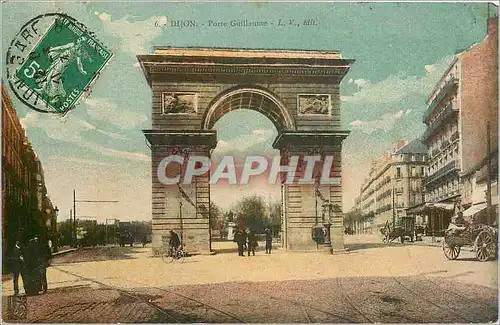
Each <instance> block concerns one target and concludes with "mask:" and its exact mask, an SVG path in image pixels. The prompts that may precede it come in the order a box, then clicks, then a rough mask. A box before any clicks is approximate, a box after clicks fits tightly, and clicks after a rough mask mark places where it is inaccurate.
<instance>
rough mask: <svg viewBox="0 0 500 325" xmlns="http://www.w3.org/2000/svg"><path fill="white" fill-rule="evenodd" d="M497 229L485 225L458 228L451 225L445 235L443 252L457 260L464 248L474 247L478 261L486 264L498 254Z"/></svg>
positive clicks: (449, 257)
mask: <svg viewBox="0 0 500 325" xmlns="http://www.w3.org/2000/svg"><path fill="white" fill-rule="evenodd" d="M497 236H498V232H497V229H496V228H494V227H491V226H488V225H484V224H471V225H465V226H457V225H455V224H453V223H451V224H450V226H449V227H448V229H447V230H446V231H445V233H444V240H443V252H444V255H445V256H446V257H447V258H448V259H450V260H454V259H457V257H458V255H460V250H461V248H462V246H472V247H473V251H475V252H476V258H477V260H478V261H481V262H485V261H487V260H489V259H491V258H495V257H496V254H497V249H498V247H497V238H498V237H497Z"/></svg>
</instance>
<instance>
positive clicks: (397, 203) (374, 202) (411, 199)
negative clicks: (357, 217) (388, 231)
mask: <svg viewBox="0 0 500 325" xmlns="http://www.w3.org/2000/svg"><path fill="white" fill-rule="evenodd" d="M426 165H427V148H426V147H425V145H424V144H423V143H422V142H421V141H420V140H417V139H416V140H413V141H411V142H408V141H398V142H396V143H394V144H393V146H392V148H391V149H390V150H389V151H387V152H385V153H384V154H382V155H381V156H379V157H378V158H377V159H376V160H375V161H374V162H373V163H372V168H371V171H370V174H369V177H368V179H367V180H366V181H365V183H364V185H363V186H362V187H361V193H360V197H359V199H357V200H356V202H357V204H356V206H355V207H354V211H359V212H360V213H361V215H362V222H361V224H362V226H361V227H362V229H363V232H365V233H366V232H369V231H368V230H367V229H366V228H367V226H368V225H369V226H371V227H372V228H376V229H380V228H382V227H384V225H385V224H386V223H387V222H389V223H390V224H391V225H395V226H402V227H404V226H405V224H406V222H407V220H406V218H407V214H406V210H405V209H406V208H408V207H409V206H412V205H416V204H420V203H421V202H423V187H422V180H423V178H424V176H425V166H426ZM358 202H359V203H358ZM371 220H373V221H371ZM373 230H374V229H373ZM373 230H372V232H373Z"/></svg>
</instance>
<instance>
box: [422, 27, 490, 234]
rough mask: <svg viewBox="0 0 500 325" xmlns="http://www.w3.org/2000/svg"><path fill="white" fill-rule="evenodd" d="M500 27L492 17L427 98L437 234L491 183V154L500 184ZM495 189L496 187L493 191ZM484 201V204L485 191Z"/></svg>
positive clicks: (430, 190)
mask: <svg viewBox="0 0 500 325" xmlns="http://www.w3.org/2000/svg"><path fill="white" fill-rule="evenodd" d="M497 26H498V20H497V18H491V19H489V21H488V35H487V36H486V38H485V39H484V40H483V41H482V42H480V43H478V44H475V45H473V46H472V47H470V48H469V49H467V50H466V51H463V52H461V53H459V54H457V55H456V57H455V59H454V60H453V62H452V63H451V64H450V66H449V67H448V69H447V70H446V71H445V73H444V74H443V76H442V78H441V80H440V81H439V82H438V83H437V85H436V86H435V87H434V89H433V91H432V92H431V94H430V96H429V98H428V101H427V111H426V113H425V115H424V123H425V124H426V126H427V129H426V131H425V133H424V134H423V136H422V141H423V142H424V143H425V144H426V145H427V146H428V155H429V165H428V167H427V178H426V180H425V190H426V194H425V200H426V203H429V204H431V205H432V206H435V207H438V209H430V210H429V213H428V214H429V217H430V224H429V227H430V228H431V229H432V231H433V232H435V233H438V234H440V233H442V232H443V230H444V229H446V228H447V227H448V225H449V223H450V221H451V217H452V216H453V215H454V214H455V213H456V212H457V211H458V209H468V208H469V207H471V206H472V205H473V203H480V202H473V200H472V198H473V192H477V191H478V190H479V189H478V185H479V186H480V184H481V183H482V184H483V187H484V183H485V182H487V181H486V180H487V179H488V176H487V174H488V173H487V172H486V171H485V170H486V169H487V162H488V161H489V160H490V159H489V158H491V160H492V164H491V166H492V167H491V171H490V173H489V175H490V180H491V179H493V180H494V183H495V184H496V178H497V177H496V170H497V167H496V166H498V160H497V159H494V157H496V156H497V155H498V139H497V138H498V32H497ZM488 125H489V127H488ZM488 133H489V141H488ZM488 143H489V144H488ZM488 147H489V148H488ZM481 171H482V172H481ZM495 188H496V185H494V186H493V190H494V189H495ZM479 191H480V190H479ZM483 192H484V191H483ZM482 202H483V203H485V202H486V196H485V195H483V200H482ZM496 202H497V201H496ZM497 205H498V203H497ZM475 210H478V211H479V210H481V209H478V208H477V207H476V208H475V209H474V211H475ZM478 211H475V212H478ZM471 212H472V210H470V211H469V212H467V213H471Z"/></svg>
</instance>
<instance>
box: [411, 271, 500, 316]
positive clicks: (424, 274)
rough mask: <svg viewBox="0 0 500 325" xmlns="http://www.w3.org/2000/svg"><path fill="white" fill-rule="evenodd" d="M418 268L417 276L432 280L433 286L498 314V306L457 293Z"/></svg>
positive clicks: (428, 280)
mask: <svg viewBox="0 0 500 325" xmlns="http://www.w3.org/2000/svg"><path fill="white" fill-rule="evenodd" d="M416 268H417V270H418V271H419V274H418V275H417V276H419V277H422V278H423V279H425V281H427V282H430V283H431V284H432V285H431V287H434V288H439V290H440V291H444V292H446V293H447V294H451V295H453V296H455V297H458V298H459V299H461V300H462V301H464V302H466V303H467V304H473V305H476V306H478V307H481V308H483V309H486V310H489V311H493V312H495V313H496V314H497V316H498V307H497V308H494V307H492V306H491V305H490V304H487V303H480V302H478V301H477V300H474V299H471V298H470V297H467V296H464V295H461V294H459V293H457V292H456V291H453V290H449V289H446V288H444V287H443V286H442V285H440V284H439V283H438V282H437V281H433V280H431V278H430V277H428V276H426V274H429V273H424V272H421V270H420V269H419V268H418V266H417V267H416Z"/></svg>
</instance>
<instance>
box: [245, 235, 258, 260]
mask: <svg viewBox="0 0 500 325" xmlns="http://www.w3.org/2000/svg"><path fill="white" fill-rule="evenodd" d="M247 240H248V246H247V247H248V256H250V252H252V254H253V256H255V247H256V246H257V240H256V239H255V234H254V233H253V231H252V229H249V230H248V235H247Z"/></svg>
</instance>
